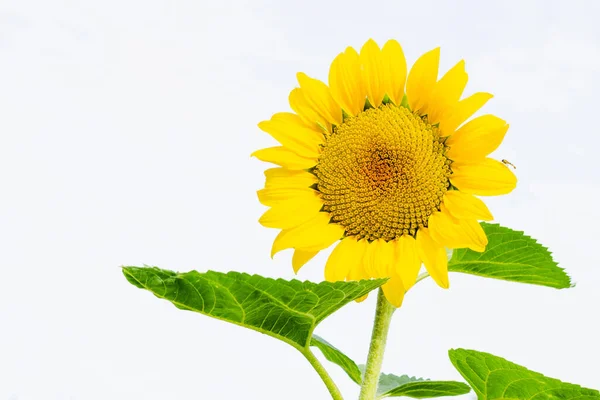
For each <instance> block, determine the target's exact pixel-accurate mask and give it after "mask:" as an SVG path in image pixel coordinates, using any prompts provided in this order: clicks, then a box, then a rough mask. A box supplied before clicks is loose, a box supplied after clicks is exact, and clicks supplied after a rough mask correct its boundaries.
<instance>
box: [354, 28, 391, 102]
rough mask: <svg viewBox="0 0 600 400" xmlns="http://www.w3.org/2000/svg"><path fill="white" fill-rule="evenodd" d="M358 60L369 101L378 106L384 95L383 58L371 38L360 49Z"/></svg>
mask: <svg viewBox="0 0 600 400" xmlns="http://www.w3.org/2000/svg"><path fill="white" fill-rule="evenodd" d="M360 61H361V63H362V66H363V81H364V82H365V87H366V89H367V97H368V98H369V102H370V103H371V105H372V106H373V107H379V106H380V105H381V101H382V100H383V97H384V95H385V86H384V76H383V59H382V56H381V50H380V49H379V46H378V45H377V43H375V41H374V40H373V39H369V40H368V41H367V43H365V44H364V46H363V47H362V49H360Z"/></svg>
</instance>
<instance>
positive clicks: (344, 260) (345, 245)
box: [325, 237, 365, 282]
mask: <svg viewBox="0 0 600 400" xmlns="http://www.w3.org/2000/svg"><path fill="white" fill-rule="evenodd" d="M364 251H365V247H364V243H359V242H357V241H356V239H355V238H354V237H346V238H344V239H342V241H341V242H340V243H339V244H338V245H337V246H336V247H335V249H333V251H332V252H331V254H330V255H329V258H328V259H327V263H326V264H325V280H327V281H329V282H337V281H343V280H345V279H346V277H347V276H348V274H349V273H350V271H351V270H356V269H357V267H358V266H359V264H362V260H363V256H364Z"/></svg>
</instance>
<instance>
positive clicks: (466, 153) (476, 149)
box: [446, 114, 508, 161]
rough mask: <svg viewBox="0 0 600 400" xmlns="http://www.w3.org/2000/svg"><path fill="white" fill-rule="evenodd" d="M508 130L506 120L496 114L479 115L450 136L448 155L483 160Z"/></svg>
mask: <svg viewBox="0 0 600 400" xmlns="http://www.w3.org/2000/svg"><path fill="white" fill-rule="evenodd" d="M507 130H508V125H507V124H506V121H504V120H503V119H500V118H498V117H496V116H495V115H491V114H488V115H482V116H481V117H477V118H475V119H473V120H472V121H469V122H467V123H466V124H465V125H464V126H463V127H462V128H460V129H459V130H458V131H456V132H455V133H454V134H453V135H452V136H450V137H449V138H448V140H447V141H446V145H447V146H449V147H450V148H449V150H448V153H447V154H448V157H449V158H450V159H452V160H455V161H481V160H483V159H484V158H485V157H486V156H487V155H488V154H490V153H491V152H492V151H494V150H496V149H497V148H498V146H500V143H502V140H504V135H506V131H507Z"/></svg>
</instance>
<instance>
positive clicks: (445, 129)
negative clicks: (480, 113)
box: [439, 92, 494, 136]
mask: <svg viewBox="0 0 600 400" xmlns="http://www.w3.org/2000/svg"><path fill="white" fill-rule="evenodd" d="M492 97H494V96H492V95H491V94H490V93H484V92H478V93H474V94H472V95H471V96H469V97H467V98H464V99H462V100H461V101H459V102H458V105H457V106H456V107H454V109H453V111H452V113H451V114H449V115H444V117H443V118H442V119H441V120H440V126H439V130H440V134H441V135H442V136H448V135H452V133H454V131H455V130H456V128H458V127H459V125H460V124H462V123H463V122H465V121H466V120H467V119H468V118H469V117H470V116H471V115H473V114H475V112H476V111H477V110H479V109H480V108H481V107H483V105H484V104H485V103H487V102H488V100H489V99H491V98H492Z"/></svg>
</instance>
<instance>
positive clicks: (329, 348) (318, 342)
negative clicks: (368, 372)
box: [310, 335, 362, 385]
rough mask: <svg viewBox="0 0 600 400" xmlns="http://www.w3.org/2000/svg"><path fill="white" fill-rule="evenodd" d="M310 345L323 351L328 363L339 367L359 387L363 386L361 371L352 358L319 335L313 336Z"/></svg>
mask: <svg viewBox="0 0 600 400" xmlns="http://www.w3.org/2000/svg"><path fill="white" fill-rule="evenodd" d="M310 344H311V346H315V347H316V348H318V349H319V350H321V353H323V355H324V356H325V358H326V359H327V360H328V361H331V362H332V363H334V364H337V365H339V366H340V367H341V368H342V369H343V370H344V372H346V373H347V374H348V376H349V377H350V379H352V380H353V381H354V382H356V383H358V384H359V385H360V384H362V377H361V372H360V369H358V366H357V365H356V363H355V362H354V361H352V360H351V359H350V357H348V356H347V355H345V354H344V353H342V352H341V351H340V350H338V349H337V348H335V347H334V346H333V345H332V344H331V343H329V342H328V341H326V340H325V339H323V338H322V337H320V336H317V335H313V337H312V340H311V342H310Z"/></svg>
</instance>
